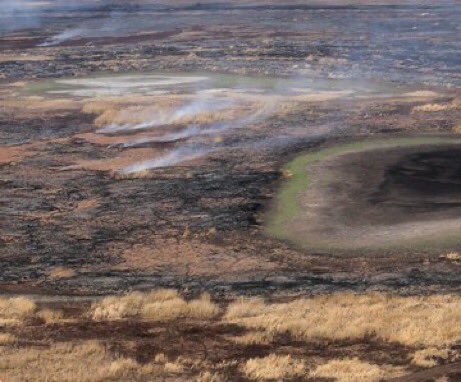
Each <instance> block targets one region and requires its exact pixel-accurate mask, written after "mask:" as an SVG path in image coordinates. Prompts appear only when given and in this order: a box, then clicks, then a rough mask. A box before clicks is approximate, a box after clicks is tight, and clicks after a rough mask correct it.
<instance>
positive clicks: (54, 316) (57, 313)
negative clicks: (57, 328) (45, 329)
mask: <svg viewBox="0 0 461 382" xmlns="http://www.w3.org/2000/svg"><path fill="white" fill-rule="evenodd" d="M37 317H38V318H41V319H42V320H43V321H44V322H45V323H46V324H54V323H56V322H61V321H62V320H63V318H64V313H63V312H62V311H61V310H52V309H43V310H41V311H39V312H38V313H37Z"/></svg>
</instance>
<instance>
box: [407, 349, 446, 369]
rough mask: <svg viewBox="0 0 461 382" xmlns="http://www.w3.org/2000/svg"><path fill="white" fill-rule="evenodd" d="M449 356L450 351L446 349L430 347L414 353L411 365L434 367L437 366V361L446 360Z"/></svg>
mask: <svg viewBox="0 0 461 382" xmlns="http://www.w3.org/2000/svg"><path fill="white" fill-rule="evenodd" d="M449 356H450V351H449V349H447V348H436V347H430V348H427V349H422V350H418V351H416V352H415V353H414V354H413V359H412V363H414V364H415V365H418V366H422V367H434V366H437V365H438V364H439V360H446V359H448V357H449Z"/></svg>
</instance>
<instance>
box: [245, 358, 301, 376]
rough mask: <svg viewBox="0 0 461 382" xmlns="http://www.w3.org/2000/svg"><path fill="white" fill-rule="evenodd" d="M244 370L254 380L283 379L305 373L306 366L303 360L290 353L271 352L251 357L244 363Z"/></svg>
mask: <svg viewBox="0 0 461 382" xmlns="http://www.w3.org/2000/svg"><path fill="white" fill-rule="evenodd" d="M242 371H243V373H244V374H245V375H246V376H247V377H248V378H250V379H254V380H267V379H283V378H293V377H296V376H301V375H303V374H305V373H306V366H305V364H304V362H303V361H301V360H296V359H294V358H292V357H291V356H289V355H286V356H280V355H276V354H270V355H268V356H267V357H264V358H252V359H249V360H248V361H246V363H245V364H244V365H243V368H242Z"/></svg>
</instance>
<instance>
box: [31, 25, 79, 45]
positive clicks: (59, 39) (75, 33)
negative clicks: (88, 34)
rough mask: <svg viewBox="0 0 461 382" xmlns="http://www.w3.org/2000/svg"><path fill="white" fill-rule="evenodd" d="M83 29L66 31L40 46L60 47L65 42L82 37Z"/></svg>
mask: <svg viewBox="0 0 461 382" xmlns="http://www.w3.org/2000/svg"><path fill="white" fill-rule="evenodd" d="M82 32H83V31H82V29H80V28H74V29H66V30H65V31H63V32H61V33H59V34H57V35H56V36H53V37H52V38H51V39H49V40H47V41H45V42H42V43H41V44H39V45H38V46H55V45H59V44H61V43H63V42H65V41H68V40H71V39H73V38H75V37H79V36H81V35H82Z"/></svg>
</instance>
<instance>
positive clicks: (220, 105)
mask: <svg viewBox="0 0 461 382" xmlns="http://www.w3.org/2000/svg"><path fill="white" fill-rule="evenodd" d="M231 105H232V102H230V101H227V100H217V99H198V100H193V101H191V102H190V103H188V104H186V105H184V106H181V107H179V108H177V109H175V110H173V111H168V112H163V113H162V112H157V113H155V115H153V116H152V119H148V120H146V121H144V122H141V123H136V124H129V123H128V124H122V125H119V124H110V125H108V126H106V127H103V128H102V129H99V130H98V131H97V132H98V133H114V132H118V131H133V130H141V129H148V128H151V127H156V126H163V125H171V124H175V123H180V122H181V121H183V120H184V119H187V118H193V117H195V116H198V115H199V114H201V113H204V112H216V111H219V110H224V109H226V108H228V107H230V106H231Z"/></svg>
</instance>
